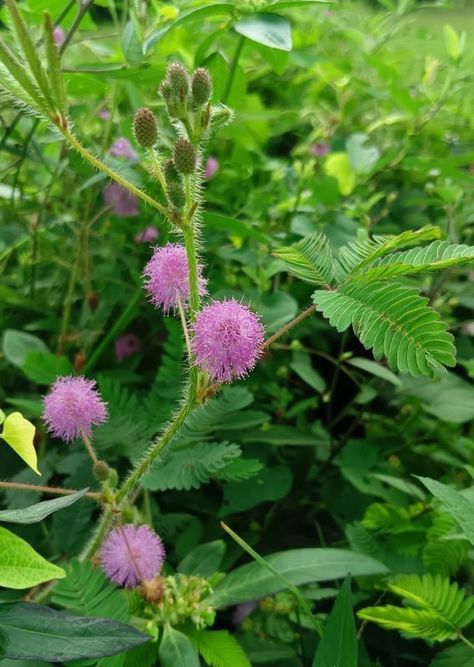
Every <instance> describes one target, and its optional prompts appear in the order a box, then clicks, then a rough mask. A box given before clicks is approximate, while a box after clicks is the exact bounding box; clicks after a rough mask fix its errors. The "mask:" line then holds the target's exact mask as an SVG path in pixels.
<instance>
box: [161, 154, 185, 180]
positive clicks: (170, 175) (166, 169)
mask: <svg viewBox="0 0 474 667" xmlns="http://www.w3.org/2000/svg"><path fill="white" fill-rule="evenodd" d="M163 173H164V176H165V181H166V183H167V185H170V184H171V183H182V181H183V177H182V176H181V174H180V173H179V171H178V170H177V169H176V165H175V163H174V162H173V160H172V159H171V158H169V160H166V162H165V164H164V166H163Z"/></svg>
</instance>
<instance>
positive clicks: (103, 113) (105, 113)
mask: <svg viewBox="0 0 474 667" xmlns="http://www.w3.org/2000/svg"><path fill="white" fill-rule="evenodd" d="M99 118H102V120H110V119H111V118H112V114H111V113H110V111H109V110H108V109H101V110H100V111H99Z"/></svg>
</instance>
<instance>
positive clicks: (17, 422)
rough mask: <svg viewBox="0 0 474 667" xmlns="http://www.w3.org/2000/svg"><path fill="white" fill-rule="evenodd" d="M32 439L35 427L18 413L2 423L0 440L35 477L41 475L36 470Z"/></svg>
mask: <svg viewBox="0 0 474 667" xmlns="http://www.w3.org/2000/svg"><path fill="white" fill-rule="evenodd" d="M34 437H35V427H34V426H33V424H32V423H31V422H29V421H28V420H27V419H25V418H24V417H23V415H22V414H21V413H20V412H12V413H11V414H9V415H8V417H7V418H6V419H5V421H4V422H3V430H2V432H1V433H0V438H2V439H3V440H5V442H6V443H7V444H8V445H10V447H11V448H12V449H13V451H14V452H16V453H17V454H18V456H19V457H20V458H22V459H23V461H24V462H25V463H26V464H27V465H28V466H29V467H30V468H31V469H32V470H34V472H35V473H36V474H37V475H41V473H40V471H39V470H38V457H37V455H36V449H35V446H34V444H33V439H34Z"/></svg>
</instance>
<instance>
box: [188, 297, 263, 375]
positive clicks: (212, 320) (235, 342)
mask: <svg viewBox="0 0 474 667" xmlns="http://www.w3.org/2000/svg"><path fill="white" fill-rule="evenodd" d="M264 333H265V332H264V328H263V325H262V323H261V321H260V318H259V316H258V315H256V314H255V313H253V312H252V311H251V310H250V308H248V307H247V306H243V305H242V304H241V303H239V302H238V301H236V300H235V299H230V300H229V301H213V302H212V303H210V304H209V305H208V306H206V307H205V308H203V310H202V311H201V312H200V313H198V316H197V318H196V323H195V325H194V340H193V344H192V345H193V351H194V354H195V355H196V362H197V364H198V366H200V367H201V368H203V369H204V370H205V371H207V372H208V373H209V375H210V377H211V378H212V379H214V380H218V381H219V382H230V381H231V380H232V379H233V378H235V377H238V378H241V377H243V376H244V375H246V374H247V373H248V371H250V370H251V369H252V368H253V367H254V366H255V362H256V361H257V359H258V358H259V356H260V355H261V354H262V346H263V340H264Z"/></svg>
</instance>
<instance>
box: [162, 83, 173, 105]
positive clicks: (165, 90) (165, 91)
mask: <svg viewBox="0 0 474 667" xmlns="http://www.w3.org/2000/svg"><path fill="white" fill-rule="evenodd" d="M160 95H161V97H162V98H163V99H164V101H165V102H167V101H168V100H169V99H170V97H171V86H170V82H169V81H167V80H166V79H163V81H162V82H161V83H160Z"/></svg>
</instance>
